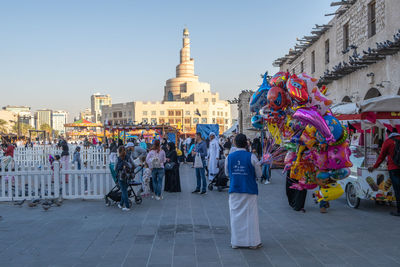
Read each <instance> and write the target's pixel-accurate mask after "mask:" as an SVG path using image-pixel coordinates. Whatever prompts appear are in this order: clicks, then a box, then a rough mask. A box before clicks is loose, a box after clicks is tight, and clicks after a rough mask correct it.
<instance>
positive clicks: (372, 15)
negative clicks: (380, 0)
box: [368, 0, 376, 37]
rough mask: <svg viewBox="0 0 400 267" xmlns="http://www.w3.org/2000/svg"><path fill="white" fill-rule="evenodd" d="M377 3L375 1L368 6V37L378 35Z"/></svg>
mask: <svg viewBox="0 0 400 267" xmlns="http://www.w3.org/2000/svg"><path fill="white" fill-rule="evenodd" d="M375 7H376V2H375V0H374V1H372V2H371V3H369V4H368V37H372V36H374V35H375V34H376V12H375Z"/></svg>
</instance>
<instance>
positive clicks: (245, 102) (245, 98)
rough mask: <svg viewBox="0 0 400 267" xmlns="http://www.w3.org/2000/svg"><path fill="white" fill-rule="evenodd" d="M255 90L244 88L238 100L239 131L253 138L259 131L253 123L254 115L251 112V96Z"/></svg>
mask: <svg viewBox="0 0 400 267" xmlns="http://www.w3.org/2000/svg"><path fill="white" fill-rule="evenodd" d="M253 93H254V92H253V91H250V90H243V91H242V92H241V93H240V94H239V101H238V126H239V127H238V128H239V133H243V134H245V135H246V136H247V138H250V139H253V138H255V137H256V135H257V133H258V132H259V131H256V130H255V128H254V127H253V126H252V125H251V117H252V116H253V115H254V114H253V113H252V112H250V104H249V103H250V98H251V96H252V95H253Z"/></svg>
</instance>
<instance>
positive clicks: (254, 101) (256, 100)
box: [249, 72, 271, 112]
mask: <svg viewBox="0 0 400 267" xmlns="http://www.w3.org/2000/svg"><path fill="white" fill-rule="evenodd" d="M267 76H268V72H266V73H265V74H264V77H263V83H262V84H261V85H260V87H259V88H258V89H257V91H256V92H255V93H254V94H253V95H252V96H251V98H250V103H249V104H250V111H251V112H259V111H260V109H261V108H262V107H263V106H265V105H266V104H267V95H268V91H269V89H271V86H270V85H269V83H268V80H267Z"/></svg>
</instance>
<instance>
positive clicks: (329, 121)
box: [316, 115, 343, 144]
mask: <svg viewBox="0 0 400 267" xmlns="http://www.w3.org/2000/svg"><path fill="white" fill-rule="evenodd" d="M323 117H324V120H325V122H326V125H328V127H329V130H330V131H331V133H332V135H333V137H334V139H335V141H337V140H339V139H340V138H341V137H342V134H343V127H342V124H341V123H340V121H339V120H338V119H336V118H335V117H334V116H332V115H325V116H323ZM316 137H317V140H318V141H320V142H321V143H323V144H324V143H325V138H324V137H323V136H322V135H321V134H320V133H319V132H318V131H317V133H316Z"/></svg>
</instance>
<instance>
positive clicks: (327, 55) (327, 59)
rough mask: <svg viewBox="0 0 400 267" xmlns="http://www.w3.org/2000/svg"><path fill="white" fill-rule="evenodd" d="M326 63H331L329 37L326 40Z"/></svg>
mask: <svg viewBox="0 0 400 267" xmlns="http://www.w3.org/2000/svg"><path fill="white" fill-rule="evenodd" d="M325 64H329V39H328V40H326V41H325Z"/></svg>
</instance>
